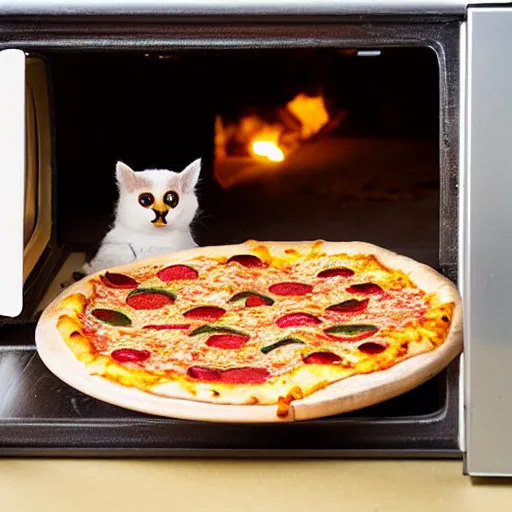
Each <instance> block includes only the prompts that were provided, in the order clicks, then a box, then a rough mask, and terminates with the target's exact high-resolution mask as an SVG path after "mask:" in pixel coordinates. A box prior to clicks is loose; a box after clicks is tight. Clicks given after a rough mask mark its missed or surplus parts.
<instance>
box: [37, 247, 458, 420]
mask: <svg viewBox="0 0 512 512" xmlns="http://www.w3.org/2000/svg"><path fill="white" fill-rule="evenodd" d="M40 326H41V327H40ZM44 326H46V327H48V326H50V327H52V328H53V329H54V330H53V331H51V333H50V334H48V333H49V332H50V331H48V330H46V331H45V330H44V329H43V327H44ZM42 331H44V333H43V334H41V332H42ZM36 335H37V337H38V347H39V348H41V345H43V344H44V343H45V342H46V341H45V340H46V339H47V338H48V337H51V338H52V340H53V341H54V342H55V338H58V340H57V342H58V343H60V344H62V345H65V346H66V347H67V349H68V352H69V351H70V353H71V354H72V357H73V358H74V360H75V361H78V362H79V364H80V365H81V367H83V368H84V369H85V370H86V372H87V374H88V375H90V376H95V377H98V378H101V379H103V380H105V381H108V382H110V383H111V384H114V385H115V386H121V387H125V388H134V389H136V390H138V391H140V392H143V393H145V394H149V395H153V396H159V397H163V398H167V399H175V400H176V399H177V400H188V401H191V402H194V403H197V404H215V405H218V406H223V405H229V406H235V407H236V406H244V405H245V406H253V407H257V406H271V407H272V409H273V415H275V417H276V418H286V417H287V416H289V414H290V408H291V407H293V405H294V403H299V402H301V401H305V399H307V398H308V397H314V396H315V395H318V394H319V393H321V391H322V390H324V389H335V390H337V391H338V393H339V394H341V395H342V394H343V389H344V388H345V387H346V386H350V382H351V381H354V382H357V379H359V380H361V379H362V377H361V376H365V375H366V376H371V375H374V376H375V375H378V376H379V379H378V381H379V382H380V384H379V386H378V387H380V388H382V387H384V388H386V384H387V383H388V384H389V382H388V381H387V375H389V379H391V381H393V382H395V383H396V385H395V386H391V387H389V386H388V388H389V390H388V392H386V393H384V394H383V393H380V394H379V392H378V389H377V390H376V391H375V397H380V398H379V399H383V398H389V397H390V396H389V395H393V394H399V393H402V392H404V391H405V390H407V389H408V388H410V387H411V386H414V385H418V384H419V383H420V382H421V381H424V380H426V379H427V378H429V377H430V376H432V375H433V374H434V373H436V372H438V371H440V370H441V369H442V368H444V367H445V366H446V365H447V364H448V363H449V362H450V361H451V360H452V359H453V358H455V357H456V356H457V355H458V353H459V352H460V350H461V345H462V329H461V303H460V296H459V294H458V291H457V288H456V287H455V285H454V284H453V283H452V282H451V281H449V280H448V279H447V278H445V277H444V276H442V275H441V274H439V273H437V272H436V271H434V270H433V269H431V268H430V267H427V266H425V265H423V264H421V263H418V262H416V261H414V260H412V259H410V258H407V257H405V256H401V255H398V254H396V253H393V252H390V251H388V250H386V249H383V248H380V247H377V246H375V245H371V244H367V243H361V242H325V241H315V242H297V243H292V242H257V241H248V242H246V243H244V244H238V245H231V246H219V247H202V248H195V249H191V250H187V251H182V252H179V253H172V254H167V255H165V256H156V257H153V258H148V259H145V260H141V261H138V262H135V263H131V264H128V265H123V266H120V267H115V268H111V269H109V270H107V271H102V272H99V273H96V274H93V275H90V276H87V277H85V278H83V279H82V280H81V281H79V282H78V283H75V284H73V285H72V286H71V287H70V288H68V289H66V290H65V291H64V292H63V293H62V294H61V295H60V296H59V297H57V298H56V299H55V300H54V301H53V302H52V304H50V305H49V306H48V308H47V309H46V310H45V311H44V313H43V315H42V316H41V318H40V320H39V324H38V332H37V333H36ZM40 352H41V350H40ZM47 359H48V357H46V358H45V362H47ZM411 359H413V360H414V359H417V361H418V363H417V367H416V368H415V365H414V364H412V367H410V370H409V372H408V373H407V374H404V375H403V376H402V377H403V381H402V380H401V376H400V372H398V373H397V369H398V370H399V369H400V365H404V362H405V361H407V360H411ZM413 362H414V361H413ZM47 364H48V362H47ZM50 366H51V365H50ZM386 372H387V373H386ZM354 379H356V380H354ZM364 387H365V385H364V379H363V388H364ZM82 389H83V388H82ZM362 391H363V390H362ZM366 394H368V393H366ZM328 399H329V400H335V399H336V392H335V393H334V395H332V393H331V394H330V395H329V398H328ZM376 399H377V398H376ZM306 401H307V400H306ZM352 401H353V403H352V405H351V406H352V408H357V406H358V405H357V404H358V401H357V399H356V400H355V401H354V397H353V396H352ZM368 403H371V398H370V399H369V398H368V396H366V397H365V398H364V399H362V400H361V401H360V405H367V404H368ZM340 408H342V407H341V405H340ZM320 409H321V408H320ZM345 409H346V407H345ZM345 409H344V410H345ZM325 410H326V411H332V408H329V407H327V408H326V409H325ZM319 415H322V413H321V412H320V413H319Z"/></svg>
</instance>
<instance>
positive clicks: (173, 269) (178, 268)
mask: <svg viewBox="0 0 512 512" xmlns="http://www.w3.org/2000/svg"><path fill="white" fill-rule="evenodd" d="M157 276H158V278H159V279H160V281H163V282H164V283H168V282H169V281H188V280H190V279H197V278H198V276H199V274H198V272H197V270H194V269H193V268H192V267H188V266H187V265H172V266H170V267H166V268H164V269H162V270H160V272H158V274H157Z"/></svg>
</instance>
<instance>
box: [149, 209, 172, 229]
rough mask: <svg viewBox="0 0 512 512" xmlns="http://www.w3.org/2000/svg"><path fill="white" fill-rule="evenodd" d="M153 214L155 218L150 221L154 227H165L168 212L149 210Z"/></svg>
mask: <svg viewBox="0 0 512 512" xmlns="http://www.w3.org/2000/svg"><path fill="white" fill-rule="evenodd" d="M151 209H152V210H153V212H154V213H155V218H154V219H153V220H152V221H151V222H152V223H153V224H154V225H155V226H165V225H166V224H167V221H166V220H165V217H167V214H168V213H169V210H157V209H156V208H151Z"/></svg>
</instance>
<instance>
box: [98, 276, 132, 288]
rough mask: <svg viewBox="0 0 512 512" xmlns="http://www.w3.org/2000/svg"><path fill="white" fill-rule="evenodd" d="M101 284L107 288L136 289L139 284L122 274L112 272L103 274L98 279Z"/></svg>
mask: <svg viewBox="0 0 512 512" xmlns="http://www.w3.org/2000/svg"><path fill="white" fill-rule="evenodd" d="M100 279H101V281H102V283H103V284H105V285H107V286H109V287H110V288H126V289H128V288H137V286H139V283H138V282H137V281H135V279H133V278H131V277H129V276H125V275H124V274H116V273H113V272H105V274H104V275H102V276H101V277H100Z"/></svg>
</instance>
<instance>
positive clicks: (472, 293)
mask: <svg viewBox="0 0 512 512" xmlns="http://www.w3.org/2000/svg"><path fill="white" fill-rule="evenodd" d="M465 43H466V46H465V47H466V49H467V59H466V77H465V80H464V77H463V79H462V80H461V83H462V84H465V85H466V87H465V88H464V87H463V92H465V96H466V98H465V109H463V110H464V113H465V116H464V117H465V121H466V122H465V123H462V126H465V130H464V132H463V133H462V137H461V140H464V141H465V151H464V153H463V154H462V162H463V164H464V165H463V168H462V170H463V172H462V176H461V178H462V179H461V185H462V187H463V190H462V191H461V198H462V204H461V213H462V223H461V238H460V240H461V242H460V251H461V254H460V262H461V268H460V271H461V274H460V277H461V283H462V294H463V301H464V317H465V325H464V330H465V336H464V338H465V339H464V343H465V350H464V352H465V364H464V366H465V427H466V428H465V451H466V453H465V471H466V473H468V474H469V475H474V476H511V475H512V440H511V436H510V430H511V428H512V330H511V316H512V263H511V256H512V85H511V84H512V56H511V50H512V9H511V8H471V9H469V12H468V20H467V33H466V41H465ZM462 44H463V47H464V41H463V42H462Z"/></svg>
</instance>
